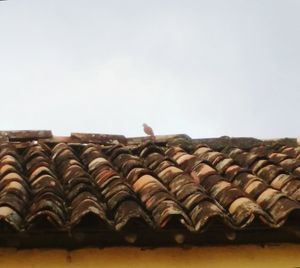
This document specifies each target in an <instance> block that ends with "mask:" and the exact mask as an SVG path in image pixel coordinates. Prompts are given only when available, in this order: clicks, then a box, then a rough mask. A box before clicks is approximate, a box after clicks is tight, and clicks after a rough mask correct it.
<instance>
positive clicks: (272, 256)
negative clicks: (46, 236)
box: [0, 244, 300, 268]
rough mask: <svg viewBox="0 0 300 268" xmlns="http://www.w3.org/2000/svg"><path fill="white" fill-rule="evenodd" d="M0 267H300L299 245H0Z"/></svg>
mask: <svg viewBox="0 0 300 268" xmlns="http://www.w3.org/2000/svg"><path fill="white" fill-rule="evenodd" d="M0 267H5V268H6V267H7V268H13V267H18V268H20V267H31V268H35V267H42V268H48V267H81V268H89V267H105V268H109V267H124V268H125V267H130V268H137V267H143V268H146V267H155V268H160V267H172V268H176V267H188V268H192V267H217V268H223V267H230V268H231V267H232V268H234V267H242V268H244V267H255V268H260V267H272V268H274V267H281V268H282V267H289V268H295V267H300V245H288V244H286V245H280V246H266V247H264V248H263V247H260V246H238V247H237V246H226V247H221V246H220V247H202V248H192V249H180V248H163V249H154V250H140V249H137V248H125V247H123V248H106V249H95V248H90V249H81V250H74V251H69V252H68V251H65V250H54V249H50V250H49V249H48V250H38V249H36V250H15V249H0Z"/></svg>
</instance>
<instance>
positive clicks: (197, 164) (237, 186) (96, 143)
mask: <svg viewBox="0 0 300 268" xmlns="http://www.w3.org/2000/svg"><path fill="white" fill-rule="evenodd" d="M0 141H1V143H0V187H1V193H0V223H1V228H2V234H3V233H4V234H8V233H9V234H14V237H17V236H19V237H21V234H22V235H23V236H24V235H25V236H26V237H27V239H30V238H28V237H30V236H28V234H34V233H36V232H37V233H38V232H43V233H44V234H45V233H47V234H50V233H53V232H58V233H60V234H61V237H64V235H65V236H66V237H67V236H68V235H70V234H72V233H74V234H75V238H76V239H77V240H79V241H82V240H84V237H85V235H86V234H88V233H90V232H93V233H97V232H100V233H101V232H102V233H109V234H113V233H117V234H122V236H123V237H124V239H125V241H127V242H129V243H134V242H135V241H136V239H137V234H138V233H139V232H142V233H143V235H144V237H145V239H149V241H150V240H151V239H152V240H153V239H155V238H154V236H155V235H156V236H157V237H159V236H163V235H164V234H169V233H170V231H172V239H174V240H173V242H174V241H175V242H177V243H182V242H184V240H185V239H187V237H189V239H190V243H193V241H194V240H195V237H197V234H201V235H202V234H206V235H207V236H206V239H210V238H208V237H209V235H211V234H212V231H213V230H216V229H214V228H215V227H216V226H219V227H218V228H219V229H218V228H217V229H218V230H219V233H223V234H225V236H226V237H227V239H229V240H234V239H236V233H241V234H243V233H244V234H247V235H248V237H251V232H252V234H253V230H264V232H265V233H268V232H270V237H271V238H274V235H275V236H276V235H277V237H279V234H280V232H281V231H283V232H284V235H283V236H282V237H289V238H292V239H293V237H294V238H295V237H299V235H295V233H297V230H296V231H295V229H291V228H290V227H291V226H294V225H299V222H300V217H299V216H300V215H298V211H299V209H300V202H299V201H300V177H299V176H300V147H298V144H297V141H296V139H281V140H269V141H262V140H258V139H253V138H229V137H221V138H216V139H191V138H189V137H188V136H186V135H173V136H172V135H171V136H157V137H156V139H155V142H153V141H152V140H150V138H149V137H140V138H126V137H124V136H121V135H102V134H80V133H74V134H72V135H71V136H70V137H53V136H52V133H51V132H50V131H26V132H24V131H15V132H0ZM3 230H4V231H5V230H6V231H5V232H4V231H3ZM78 230H79V231H78ZM141 230H142V231H141ZM145 230H150V231H151V230H152V231H153V232H154V233H153V234H155V235H154V236H152V235H148V238H147V234H145ZM247 232H248V233H247ZM288 233H290V234H289V235H288ZM256 235H257V233H256ZM252 236H253V235H252ZM0 237H1V234H0ZM103 237H105V235H104V236H103ZM23 238H24V237H23ZM9 239H11V238H10V236H8V238H7V241H8V240H9ZM49 239H51V238H49ZM90 239H93V237H92V236H91V237H90ZM103 239H104V238H103ZM106 239H108V240H109V241H112V240H114V238H113V236H110V237H109V238H106ZM116 239H117V238H116ZM193 239H194V240H193ZM213 239H216V240H218V239H217V238H213ZM255 239H256V240H257V241H261V238H260V237H256V238H254V240H255ZM104 240H105V239H104ZM250 240H251V239H250ZM271 240H272V239H271ZM275 240H276V239H275ZM283 240H285V239H284V238H283ZM10 241H11V240H10ZM201 241H205V239H204V240H201ZM194 242H195V241H194ZM104 244H105V243H104ZM108 244H109V243H108Z"/></svg>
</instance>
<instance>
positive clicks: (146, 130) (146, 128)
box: [143, 123, 155, 141]
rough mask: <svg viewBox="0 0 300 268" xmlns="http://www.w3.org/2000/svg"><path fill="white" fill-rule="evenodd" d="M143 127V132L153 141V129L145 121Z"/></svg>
mask: <svg viewBox="0 0 300 268" xmlns="http://www.w3.org/2000/svg"><path fill="white" fill-rule="evenodd" d="M143 127H144V132H145V133H146V134H147V135H149V136H150V137H151V139H152V140H153V141H155V135H154V132H153V129H152V128H151V127H150V126H148V125H147V124H146V123H144V124H143Z"/></svg>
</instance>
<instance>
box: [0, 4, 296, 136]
mask: <svg viewBox="0 0 300 268" xmlns="http://www.w3.org/2000/svg"><path fill="white" fill-rule="evenodd" d="M299 14H300V1H299V0H296V1H288V0H282V1H275V0H270V1H267V0H258V1H254V0H251V1H249V0H245V1H242V0H237V1H223V0H220V1H211V0H210V1H208V0H207V1H199V0H195V1H187V0H184V1H183V0H181V1H175V0H170V1H167V0H159V1H155V0H151V1H149V0H148V1H143V0H136V1H131V0H128V1H126V0H120V1H114V0H110V1H99V0H88V1H82V0H81V1H79V0H64V1H61V0H48V1H41V0H7V1H4V2H0V92H1V95H0V98H1V106H0V107H1V120H0V129H3V130H12V129H13V130H15V129H51V130H52V131H53V132H54V134H56V135H69V134H70V132H95V133H111V134H124V135H126V136H141V135H144V133H143V131H142V123H144V122H146V123H148V124H149V125H150V126H152V128H153V129H154V132H155V133H156V134H175V133H186V134H188V135H190V136H191V137H194V138H200V137H215V136H222V135H228V136H255V137H261V138H274V137H283V136H290V137H297V136H300V15H299Z"/></svg>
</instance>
